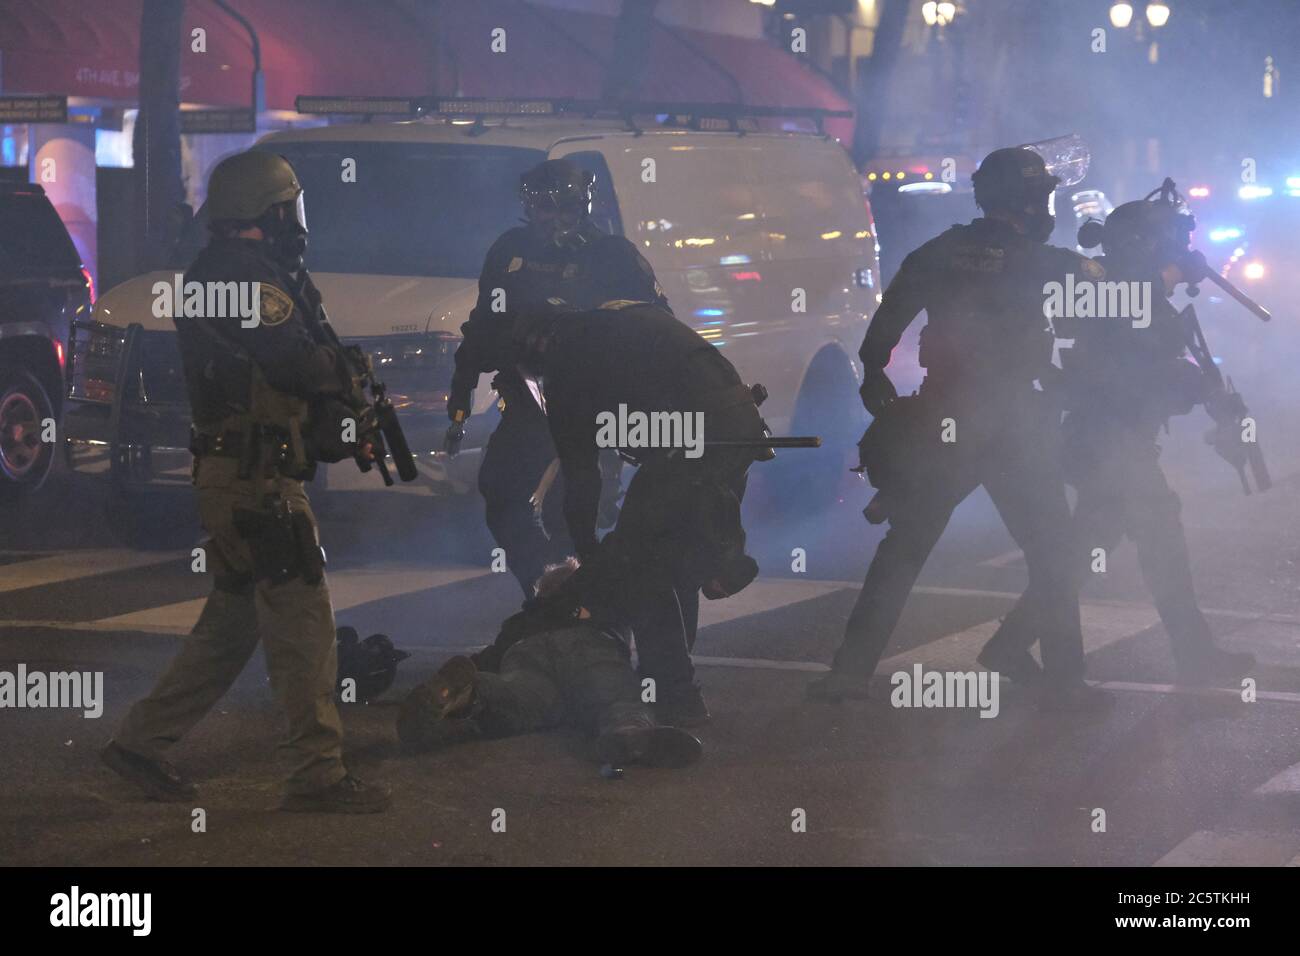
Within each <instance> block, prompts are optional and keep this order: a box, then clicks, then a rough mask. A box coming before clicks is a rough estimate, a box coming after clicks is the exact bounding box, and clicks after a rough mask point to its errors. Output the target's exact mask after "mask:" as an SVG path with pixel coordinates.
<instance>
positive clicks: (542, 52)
mask: <svg viewBox="0 0 1300 956" xmlns="http://www.w3.org/2000/svg"><path fill="white" fill-rule="evenodd" d="M441 23H442V26H443V36H442V38H441V42H440V43H439V45H438V59H439V64H438V66H439V69H438V89H439V90H441V91H446V92H448V93H451V92H457V93H461V94H463V95H465V96H557V97H558V96H571V97H578V98H583V99H590V98H597V97H599V96H600V91H601V86H602V80H603V78H604V73H605V69H606V67H607V66H608V64H609V62H610V60H611V58H612V57H613V55H614V24H615V21H614V18H613V17H607V16H600V15H597V14H581V15H579V14H573V13H571V12H565V11H561V10H555V9H553V8H544V7H537V6H530V5H528V4H522V3H517V2H507V0H478V2H477V3H476V4H474V6H473V7H472V8H470V9H463V8H456V9H454V11H450V12H447V13H444V14H442V15H441ZM495 27H502V28H504V29H505V31H506V42H507V46H506V50H507V52H506V53H493V52H492V51H491V49H490V45H489V40H490V38H491V31H492V30H493V28H495ZM649 44H650V50H649V57H648V61H647V64H646V69H645V73H644V75H643V76H642V80H641V85H640V88H639V89H638V90H637V93H636V95H637V97H638V98H640V99H643V100H672V101H678V102H680V101H689V102H723V103H745V104H748V105H751V106H815V107H821V108H823V109H833V110H847V109H852V103H851V102H850V101H849V100H848V99H846V98H845V97H844V96H842V95H841V94H840V93H839V92H838V91H837V90H836V89H835V87H834V86H833V85H832V84H831V83H830V81H828V80H826V79H825V78H823V77H822V76H820V75H818V74H817V73H816V72H815V71H813V70H812V69H811V68H809V67H808V66H806V65H804V64H802V63H800V62H799V61H798V59H797V58H796V57H795V56H794V55H793V54H789V53H786V52H784V51H782V50H779V49H777V48H776V47H775V46H773V45H772V44H770V43H768V42H767V41H766V40H755V39H747V38H744V37H735V36H727V35H723V34H718V33H706V32H703V31H700V30H686V29H681V28H677V27H673V28H669V27H666V26H664V25H663V24H658V23H657V24H655V26H654V28H653V30H652V31H651V33H650V37H649ZM826 129H827V132H829V133H831V134H832V135H833V136H836V137H838V138H839V139H840V140H841V141H842V142H846V143H849V142H852V137H853V121H852V120H828V121H827V124H826Z"/></svg>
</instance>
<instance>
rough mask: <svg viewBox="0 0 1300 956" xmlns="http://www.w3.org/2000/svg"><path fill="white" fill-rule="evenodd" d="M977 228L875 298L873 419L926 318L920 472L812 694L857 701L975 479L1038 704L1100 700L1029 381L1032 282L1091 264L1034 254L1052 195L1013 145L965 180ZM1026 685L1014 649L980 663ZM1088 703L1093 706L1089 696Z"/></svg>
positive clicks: (1046, 411)
mask: <svg viewBox="0 0 1300 956" xmlns="http://www.w3.org/2000/svg"><path fill="white" fill-rule="evenodd" d="M973 182H974V185H975V202H976V204H977V205H978V206H979V207H980V209H981V210H982V211H983V212H984V218H980V219H976V220H974V221H973V222H971V223H970V224H969V225H965V226H953V227H952V228H951V229H949V230H948V231H947V232H944V233H943V234H942V235H940V236H938V237H937V238H935V239H932V240H931V241H930V242H928V243H926V244H925V245H923V246H921V247H920V248H919V249H917V250H915V251H913V252H912V253H911V254H910V255H908V257H907V258H906V259H905V260H904V261H903V264H902V266H901V268H900V269H899V271H898V274H897V275H896V276H895V278H894V280H893V281H892V282H891V283H890V285H889V288H888V289H887V290H886V291H885V294H884V297H883V300H882V301H881V304H880V308H879V309H878V310H877V311H876V314H875V316H874V317H873V318H872V321H871V325H870V327H869V328H868V330H867V335H866V338H865V340H864V341H863V343H862V348H861V351H860V353H859V354H860V356H861V358H862V363H863V368H864V371H865V380H864V382H863V385H862V389H861V392H862V399H863V404H864V405H865V406H866V408H867V411H869V412H870V413H871V414H872V415H881V414H882V413H885V412H886V411H887V409H888V408H889V406H890V404H891V403H893V402H895V400H896V399H897V393H896V392H895V390H894V387H893V385H892V384H891V383H890V381H889V378H888V377H887V376H886V374H885V371H884V369H885V366H886V365H887V364H888V363H889V359H890V355H891V353H892V352H893V350H894V347H895V346H896V345H897V344H898V341H899V339H900V337H901V336H902V334H903V331H904V330H905V329H906V328H907V326H908V325H909V324H910V323H911V322H912V320H913V319H914V318H915V317H916V315H917V314H918V313H919V312H920V311H921V310H923V309H924V310H925V311H926V313H927V315H928V317H929V323H928V325H927V326H926V328H925V329H924V331H923V333H922V336H921V352H920V361H921V365H922V366H924V367H925V368H926V378H925V380H924V382H923V383H922V386H921V389H920V393H919V399H918V400H919V401H920V402H921V403H922V406H923V407H924V409H925V410H926V412H925V414H924V415H922V416H921V419H922V420H923V421H924V422H925V425H924V427H923V428H922V429H921V433H920V434H918V435H916V436H915V438H914V439H913V441H914V442H915V444H916V445H917V446H918V447H924V448H926V449H927V453H928V455H929V467H928V469H927V470H926V471H925V472H924V473H922V474H919V475H916V476H915V478H914V480H913V481H912V482H911V484H910V485H909V486H908V487H906V488H904V489H902V490H901V491H899V492H898V493H897V494H895V496H894V497H893V500H892V503H891V506H890V510H889V513H888V517H889V524H890V528H889V531H888V533H887V534H886V535H885V538H884V540H883V541H882V542H881V543H880V546H879V548H878V549H877V551H876V555H875V557H874V559H873V560H872V562H871V567H870V569H869V570H868V571H867V576H866V580H865V581H864V583H863V587H862V592H861V593H860V594H859V596H858V600H857V604H856V605H855V606H854V608H853V611H852V613H851V615H850V617H849V621H848V625H847V628H846V631H845V637H844V643H843V645H842V646H841V647H840V649H839V651H838V652H837V653H836V655H835V660H834V664H833V668H832V672H831V673H830V674H829V675H827V676H826V677H824V678H821V679H819V680H817V681H815V682H814V683H812V684H810V685H809V689H808V690H809V695H810V696H812V697H814V698H819V699H829V700H838V699H841V698H843V697H863V696H866V691H867V683H868V681H869V680H870V678H871V676H872V674H873V672H874V671H875V668H876V664H877V663H878V662H879V660H880V658H881V656H882V655H883V653H884V650H885V647H886V646H887V644H888V643H889V638H890V636H891V635H892V634H893V631H894V628H895V626H896V625H897V623H898V618H899V615H900V614H901V613H902V610H903V605H904V604H905V603H906V601H907V597H908V594H909V592H910V591H911V589H912V586H913V584H914V583H915V581H916V578H917V576H918V575H919V574H920V572H921V568H922V567H923V566H924V564H925V561H926V559H927V558H928V557H929V554H930V552H931V550H932V549H933V548H934V545H935V544H936V543H937V541H938V540H939V537H940V535H941V534H942V533H943V530H944V528H945V527H946V526H947V524H948V519H949V517H950V516H951V515H952V512H953V510H954V509H955V508H956V507H957V505H958V504H960V503H961V501H962V500H963V499H965V498H966V496H967V495H969V494H970V493H971V492H972V491H974V490H975V488H976V487H978V486H980V485H983V486H984V487H985V489H986V490H987V491H988V493H989V496H990V497H991V498H992V499H993V503H994V504H995V505H996V507H997V509H998V512H999V514H1000V515H1001V516H1002V519H1003V521H1004V522H1005V523H1006V525H1007V529H1008V530H1009V531H1010V532H1011V534H1012V536H1013V537H1014V538H1015V539H1016V541H1017V543H1019V544H1020V546H1021V548H1022V549H1023V550H1024V553H1025V559H1026V562H1027V564H1028V566H1029V586H1028V588H1027V590H1026V592H1025V608H1026V612H1027V613H1028V614H1029V615H1030V616H1031V617H1032V619H1033V621H1034V622H1035V624H1036V626H1037V628H1038V631H1039V633H1041V634H1042V647H1043V663H1044V669H1045V671H1046V674H1045V675H1044V676H1045V677H1046V678H1048V680H1047V683H1048V685H1049V686H1048V687H1047V689H1046V691H1045V693H1044V696H1043V698H1042V700H1043V704H1044V706H1045V707H1059V708H1075V707H1083V708H1090V707H1096V706H1098V705H1099V702H1100V700H1102V699H1105V698H1104V695H1101V692H1100V691H1094V690H1093V689H1092V688H1090V687H1089V685H1087V684H1086V683H1085V682H1084V681H1083V677H1082V675H1083V669H1084V663H1083V639H1082V634H1081V632H1080V624H1079V604H1078V594H1077V590H1076V587H1075V585H1074V578H1073V576H1072V575H1071V574H1070V573H1069V572H1070V560H1071V555H1072V554H1074V550H1073V549H1072V548H1071V546H1070V543H1069V537H1068V532H1069V520H1070V513H1069V506H1068V504H1067V501H1066V497H1065V486H1064V482H1063V477H1062V475H1061V473H1060V468H1059V458H1058V455H1057V453H1056V452H1055V451H1054V446H1053V439H1054V438H1055V436H1056V435H1057V433H1058V423H1059V418H1060V413H1059V409H1057V408H1055V407H1053V406H1052V405H1051V404H1050V403H1049V402H1046V401H1044V400H1043V395H1042V393H1041V392H1038V391H1036V390H1035V388H1034V382H1035V381H1036V380H1038V379H1040V378H1045V377H1047V376H1049V375H1050V373H1051V369H1052V366H1051V357H1052V350H1053V341H1054V339H1053V335H1052V332H1051V330H1050V328H1049V324H1048V322H1047V319H1046V317H1045V314H1044V296H1045V292H1044V286H1045V284H1046V283H1048V282H1053V281H1055V282H1061V283H1064V281H1065V279H1066V276H1067V275H1068V274H1071V273H1075V274H1080V275H1082V276H1084V277H1089V278H1100V276H1101V275H1102V274H1103V273H1102V270H1101V268H1100V267H1097V266H1095V265H1094V264H1093V262H1092V260H1090V259H1087V258H1085V257H1083V256H1079V255H1077V254H1075V253H1073V252H1070V251H1067V250H1064V249H1058V248H1055V247H1053V246H1049V245H1046V244H1045V243H1046V242H1047V239H1048V237H1049V236H1050V235H1051V232H1052V226H1053V222H1054V219H1053V216H1052V215H1051V213H1050V211H1049V197H1050V196H1051V194H1052V191H1053V190H1054V189H1055V188H1056V185H1057V183H1058V182H1059V180H1058V179H1057V178H1056V177H1055V176H1052V175H1050V174H1049V172H1048V171H1047V169H1046V167H1045V165H1044V163H1043V160H1042V158H1041V157H1040V156H1039V155H1038V154H1037V153H1035V152H1033V151H1032V150H1030V149H1026V148H1020V147H1015V148H1009V149H1000V150H996V151H994V152H993V153H991V154H989V156H987V157H986V158H985V159H984V161H983V162H982V163H981V164H980V166H979V169H978V170H977V171H976V172H975V175H974V177H973ZM981 663H983V664H984V665H985V666H986V667H989V668H990V669H992V670H997V671H1002V672H1005V673H1009V674H1010V675H1011V676H1013V677H1017V676H1019V677H1024V676H1027V675H1029V674H1032V673H1033V672H1035V671H1037V669H1038V666H1037V664H1036V663H1035V662H1034V661H1033V659H1032V658H1031V657H1030V656H1029V655H1028V654H1027V653H1019V654H1016V655H1014V656H1011V657H1008V658H1004V659H993V658H986V659H984V660H981ZM1099 695H1100V696H1099Z"/></svg>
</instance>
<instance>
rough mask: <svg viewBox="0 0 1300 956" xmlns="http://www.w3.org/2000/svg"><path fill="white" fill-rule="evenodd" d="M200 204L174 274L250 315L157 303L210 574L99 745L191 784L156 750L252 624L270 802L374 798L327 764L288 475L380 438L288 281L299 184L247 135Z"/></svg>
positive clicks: (293, 271)
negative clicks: (265, 692) (177, 356)
mask: <svg viewBox="0 0 1300 956" xmlns="http://www.w3.org/2000/svg"><path fill="white" fill-rule="evenodd" d="M208 213H209V221H210V229H211V231H212V237H211V240H210V241H209V243H208V245H207V246H206V247H205V248H204V250H203V251H202V252H201V253H200V254H199V256H198V258H197V259H196V260H195V261H194V263H193V264H192V265H191V266H190V268H189V271H188V272H187V273H186V274H185V282H186V287H187V288H189V287H191V285H192V284H197V286H198V287H199V288H202V289H205V290H213V289H216V290H219V291H230V290H232V289H233V290H235V291H236V292H237V293H238V292H239V290H241V289H247V290H249V296H248V298H249V300H250V301H251V302H252V303H253V305H254V308H253V309H252V313H251V315H247V316H245V315H236V316H230V315H228V314H226V310H225V309H220V310H218V313H217V314H215V315H214V314H212V313H211V311H210V310H209V308H208V307H207V305H206V304H205V303H209V302H212V301H213V298H212V296H211V295H207V296H204V303H200V304H199V305H198V307H197V308H195V309H188V308H187V309H185V310H183V312H184V314H182V315H177V316H174V321H175V324H176V329H177V332H178V337H179V342H180V350H181V357H182V362H183V366H184V371H185V379H186V385H187V389H188V392H189V399H190V405H191V411H192V420H193V431H194V436H193V444H192V446H191V450H192V451H193V453H194V485H195V487H196V489H197V491H198V497H199V513H200V516H201V518H202V521H203V526H204V528H205V529H206V530H207V532H208V534H209V535H210V540H209V541H208V543H207V544H206V546H205V549H204V550H205V553H206V558H207V561H208V563H209V566H210V570H211V571H212V573H213V588H212V591H211V593H210V594H209V596H208V600H207V603H206V604H205V605H204V607H203V612H202V614H201V615H200V617H199V620H198V623H197V624H195V626H194V629H193V631H192V632H191V633H190V635H189V636H188V638H187V639H186V640H185V643H184V645H183V647H182V648H181V650H180V652H179V653H178V654H177V656H176V657H175V659H174V660H173V661H172V663H171V665H170V667H169V668H168V669H167V671H166V672H165V673H164V674H163V676H162V677H161V679H160V680H159V682H158V684H157V685H156V686H155V687H154V689H153V691H152V692H151V693H150V694H149V695H148V696H147V697H145V698H144V699H143V700H140V701H138V702H137V703H136V704H135V705H134V706H133V707H132V708H131V710H130V712H129V713H128V714H127V716H126V719H125V720H124V721H123V723H122V726H121V727H120V728H119V729H118V733H117V736H116V738H115V739H114V740H113V741H112V742H110V743H109V745H108V747H107V748H106V749H105V750H104V752H103V759H104V762H105V763H106V764H107V765H108V766H109V767H110V768H112V769H113V770H114V771H116V772H117V773H118V774H120V775H121V776H123V777H125V778H126V779H128V780H130V781H131V782H133V783H135V784H137V785H138V786H140V787H141V788H142V789H143V790H145V791H146V792H147V793H148V794H149V795H150V796H152V797H153V798H155V799H159V800H185V799H189V798H191V797H192V795H193V794H194V792H195V787H194V785H193V784H192V783H191V782H190V781H188V780H186V779H185V778H184V777H183V776H182V775H181V774H180V773H179V772H178V771H177V770H176V769H175V768H174V767H173V766H172V765H171V764H170V763H169V762H168V761H166V760H165V759H164V754H165V753H166V751H167V748H168V747H170V745H172V744H174V743H175V742H176V741H178V740H179V739H181V737H183V736H184V735H185V734H186V733H187V732H188V731H189V730H190V729H191V728H193V727H194V726H195V724H197V723H198V722H199V720H200V719H201V718H202V717H203V716H204V715H205V714H206V713H207V712H208V711H209V710H210V709H211V708H212V706H213V705H214V704H215V703H216V702H217V701H218V700H219V699H220V698H221V697H222V695H223V694H225V692H226V691H227V690H228V689H229V688H230V686H231V685H232V684H233V683H234V681H235V679H236V678H237V677H238V676H239V674H240V672H241V671H242V670H243V669H244V666H245V665H246V664H247V662H248V659H249V657H250V656H251V655H252V653H253V651H254V650H255V649H256V647H257V644H258V641H259V639H260V640H261V641H262V643H263V644H264V646H265V652H266V662H267V670H268V671H269V673H270V678H271V687H272V690H273V692H274V694H275V697H276V699H277V702H278V703H279V705H280V707H281V708H282V710H283V711H284V712H285V716H286V717H287V723H288V733H287V737H286V738H285V740H284V742H283V744H282V747H281V750H282V752H283V755H284V756H285V758H286V761H287V763H288V764H289V779H288V784H287V788H286V789H287V794H286V796H285V799H284V802H283V803H282V805H281V806H282V809H285V810H291V811H318V812H338V813H369V812H376V811H379V810H383V809H384V808H385V807H387V806H388V804H389V801H390V797H389V793H388V790H387V788H386V787H380V786H374V785H369V784H365V783H363V782H361V781H360V780H358V779H357V778H356V777H354V776H352V775H351V774H350V773H349V772H348V770H347V768H346V767H345V766H344V763H343V756H342V740H343V728H342V725H341V723H340V721H339V715H338V711H337V710H336V708H335V704H334V681H335V672H336V647H335V630H334V614H333V609H332V606H331V603H330V594H329V588H328V586H327V583H326V580H325V571H324V567H325V560H324V552H323V551H322V549H321V547H320V540H319V533H318V530H317V524H316V520H315V518H314V516H313V514H312V510H311V505H310V503H309V502H308V500H307V495H306V492H305V490H304V486H303V482H304V481H305V480H308V479H310V478H311V477H312V475H313V474H314V472H315V468H316V462H317V461H318V460H324V461H337V460H341V459H342V458H344V457H348V456H351V457H354V458H356V460H357V461H358V463H359V464H361V465H363V467H370V466H371V465H372V464H373V463H374V462H375V461H376V460H377V450H378V448H380V447H381V446H382V438H381V437H380V434H379V430H378V428H379V426H378V424H377V423H376V421H375V417H374V409H373V407H372V406H370V405H369V403H368V402H367V401H366V399H365V396H364V395H363V394H361V391H360V381H359V378H358V376H357V375H355V374H354V371H355V370H354V367H353V361H352V359H353V358H354V357H352V356H348V355H346V354H345V352H344V350H343V349H342V348H341V347H340V346H339V345H338V340H337V338H335V337H333V335H332V332H331V331H330V330H328V329H326V328H323V327H322V326H321V322H320V310H319V306H320V297H319V293H317V292H316V291H315V288H314V286H311V285H310V282H309V281H304V280H305V274H303V273H302V272H301V270H302V255H303V253H304V251H305V249H306V239H307V224H306V218H305V214H304V208H303V191H302V187H301V186H300V184H299V182H298V178H297V176H296V175H295V173H294V170H293V168H292V167H291V166H290V165H289V163H288V162H287V161H286V160H284V159H283V158H282V157H280V156H276V155H274V154H272V153H268V152H262V151H257V150H254V151H250V152H246V153H240V154H237V155H235V156H231V157H229V158H227V159H225V160H223V161H222V162H221V163H219V164H218V165H217V167H216V168H215V169H214V170H213V173H212V177H211V180H210V183H209V188H208ZM242 297H243V296H242V294H241V295H240V298H242ZM227 301H229V299H227ZM394 424H395V423H394ZM399 467H400V468H401V469H402V470H404V471H406V470H408V469H410V468H413V466H410V465H409V463H402V464H400V465H399Z"/></svg>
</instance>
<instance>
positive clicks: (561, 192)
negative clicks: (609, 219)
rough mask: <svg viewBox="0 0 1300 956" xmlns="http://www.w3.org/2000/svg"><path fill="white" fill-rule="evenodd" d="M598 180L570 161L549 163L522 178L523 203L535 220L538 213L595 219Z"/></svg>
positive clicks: (530, 216)
mask: <svg viewBox="0 0 1300 956" xmlns="http://www.w3.org/2000/svg"><path fill="white" fill-rule="evenodd" d="M595 186H596V177H595V176H594V175H592V174H591V173H589V172H588V171H587V170H585V169H583V168H582V167H580V166H578V165H576V164H575V163H572V162H570V161H569V160H567V159H548V160H546V162H544V163H538V164H537V165H536V166H534V167H533V168H532V169H530V170H528V172H526V173H524V174H523V175H522V176H520V177H519V199H520V201H521V202H523V204H524V214H525V215H526V216H527V217H528V218H529V220H531V219H532V218H533V217H534V216H535V215H536V213H537V212H538V211H548V212H557V213H576V214H578V215H579V216H583V217H585V216H589V215H591V203H592V198H593V196H594V194H595Z"/></svg>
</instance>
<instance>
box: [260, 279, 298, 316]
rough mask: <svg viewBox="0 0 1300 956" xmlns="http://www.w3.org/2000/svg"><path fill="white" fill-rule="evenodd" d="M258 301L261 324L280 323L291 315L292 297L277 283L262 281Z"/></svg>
mask: <svg viewBox="0 0 1300 956" xmlns="http://www.w3.org/2000/svg"><path fill="white" fill-rule="evenodd" d="M261 285H262V294H261V297H260V300H259V303H258V306H259V308H260V309H261V318H262V324H263V325H280V324H281V323H282V322H285V321H287V320H288V318H289V316H291V315H293V299H291V298H289V293H287V292H285V291H284V290H283V289H281V288H280V287H279V286H277V285H272V284H271V283H269V282H263V283H262V284H261Z"/></svg>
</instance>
